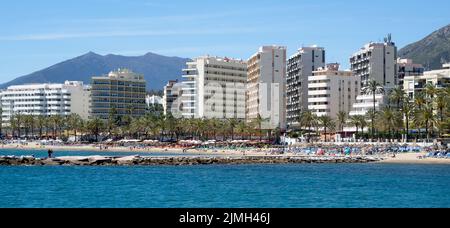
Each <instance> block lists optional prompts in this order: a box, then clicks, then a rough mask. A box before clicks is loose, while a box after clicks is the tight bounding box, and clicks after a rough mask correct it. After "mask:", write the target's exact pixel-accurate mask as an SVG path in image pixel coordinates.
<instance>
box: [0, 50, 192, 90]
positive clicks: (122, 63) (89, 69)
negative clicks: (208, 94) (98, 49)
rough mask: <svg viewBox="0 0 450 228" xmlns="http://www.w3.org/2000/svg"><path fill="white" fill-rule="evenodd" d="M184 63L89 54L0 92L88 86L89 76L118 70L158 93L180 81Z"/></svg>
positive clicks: (157, 57)
mask: <svg viewBox="0 0 450 228" xmlns="http://www.w3.org/2000/svg"><path fill="white" fill-rule="evenodd" d="M188 60H189V59H187V58H179V57H166V56H162V55H157V54H154V53H147V54H145V55H143V56H134V57H127V56H121V55H105V56H103V55H99V54H96V53H93V52H89V53H87V54H85V55H82V56H79V57H76V58H73V59H70V60H67V61H64V62H61V63H58V64H56V65H53V66H51V67H48V68H46V69H43V70H40V71H37V72H34V73H32V74H29V75H25V76H22V77H18V78H16V79H14V80H12V81H10V82H7V83H5V84H2V85H0V88H6V87H8V86H10V85H21V84H29V83H50V82H51V83H64V81H66V80H70V81H83V82H84V83H86V84H90V81H91V77H92V76H101V75H104V74H107V73H109V72H110V71H112V70H116V69H118V68H129V69H131V70H133V71H134V72H136V73H140V74H144V77H145V79H146V80H147V90H161V89H162V88H163V87H164V86H165V85H166V83H167V81H168V80H175V79H178V80H180V79H181V75H182V72H181V70H182V69H183V68H184V66H185V64H186V61H188Z"/></svg>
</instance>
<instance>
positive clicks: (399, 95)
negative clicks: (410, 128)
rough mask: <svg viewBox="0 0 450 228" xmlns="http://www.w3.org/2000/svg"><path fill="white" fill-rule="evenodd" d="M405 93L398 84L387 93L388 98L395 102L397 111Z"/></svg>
mask: <svg viewBox="0 0 450 228" xmlns="http://www.w3.org/2000/svg"><path fill="white" fill-rule="evenodd" d="M405 94H406V93H405V90H403V88H401V87H400V86H397V87H395V88H394V89H393V90H391V92H390V94H389V100H391V101H393V102H395V104H396V107H397V111H400V109H401V108H402V106H401V104H402V102H403V100H404V99H405Z"/></svg>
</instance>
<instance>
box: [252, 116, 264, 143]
mask: <svg viewBox="0 0 450 228" xmlns="http://www.w3.org/2000/svg"><path fill="white" fill-rule="evenodd" d="M263 121H264V119H263V118H262V117H261V115H260V114H258V116H257V117H256V119H254V120H253V124H254V125H255V126H256V127H257V130H258V132H259V141H262V134H263V133H262V123H263Z"/></svg>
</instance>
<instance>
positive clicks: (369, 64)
mask: <svg viewBox="0 0 450 228" xmlns="http://www.w3.org/2000/svg"><path fill="white" fill-rule="evenodd" d="M385 41H386V42H384V43H369V44H366V45H365V46H364V47H363V48H361V50H359V51H358V52H356V53H354V54H353V55H352V57H351V58H350V65H351V70H352V71H353V74H354V75H355V76H357V77H360V78H361V83H362V87H364V86H365V85H367V84H368V83H369V81H371V80H375V81H377V82H378V83H380V85H381V86H383V87H386V88H394V87H395V86H396V85H397V70H398V69H397V47H396V46H395V43H394V42H392V41H391V38H390V36H389V37H388V38H386V39H385Z"/></svg>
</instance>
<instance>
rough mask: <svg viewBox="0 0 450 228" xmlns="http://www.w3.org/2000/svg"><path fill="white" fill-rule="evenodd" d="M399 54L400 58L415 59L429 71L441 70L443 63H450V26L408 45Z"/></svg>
mask: <svg viewBox="0 0 450 228" xmlns="http://www.w3.org/2000/svg"><path fill="white" fill-rule="evenodd" d="M398 54H399V57H401V58H408V59H413V60H414V62H416V63H421V64H423V65H424V66H425V67H426V68H428V69H432V70H434V69H440V68H441V67H442V64H443V63H447V62H450V25H447V26H445V27H443V28H441V29H439V30H437V31H435V32H433V33H431V34H430V35H428V36H427V37H425V38H423V39H422V40H420V41H418V42H415V43H412V44H410V45H407V46H406V47H404V48H402V49H401V50H400V51H399V53H398Z"/></svg>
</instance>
